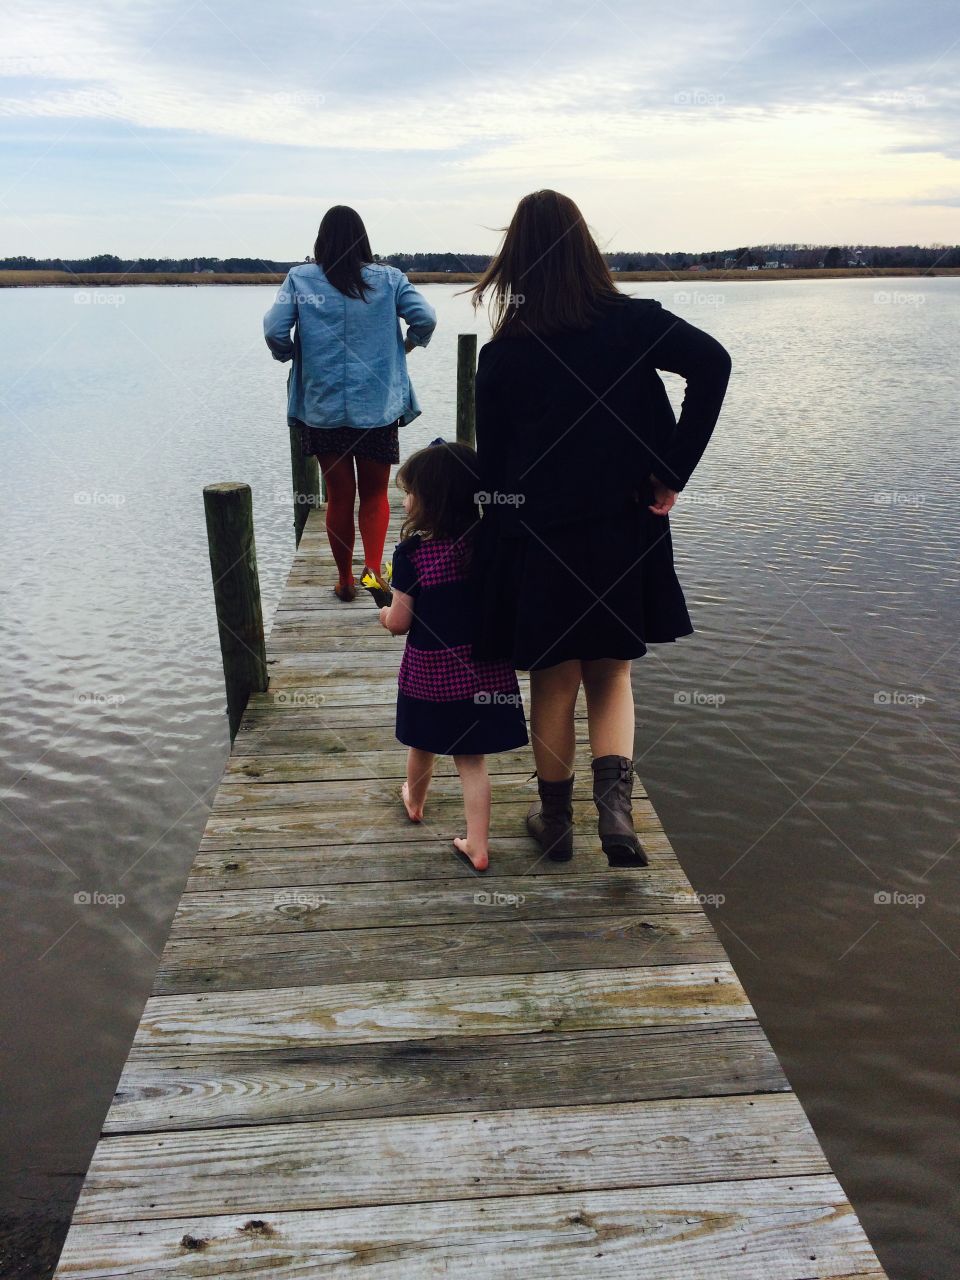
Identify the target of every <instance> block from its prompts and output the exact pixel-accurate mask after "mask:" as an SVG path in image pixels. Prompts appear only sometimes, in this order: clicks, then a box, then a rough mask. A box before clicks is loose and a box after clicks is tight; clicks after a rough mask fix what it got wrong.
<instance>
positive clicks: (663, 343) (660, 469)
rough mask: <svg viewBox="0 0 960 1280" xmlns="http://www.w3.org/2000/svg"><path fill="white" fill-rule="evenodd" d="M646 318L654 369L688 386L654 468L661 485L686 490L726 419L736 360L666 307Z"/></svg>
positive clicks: (646, 338) (651, 309)
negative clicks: (723, 410)
mask: <svg viewBox="0 0 960 1280" xmlns="http://www.w3.org/2000/svg"><path fill="white" fill-rule="evenodd" d="M644 301H646V299H645V300H644ZM641 314H642V316H643V319H644V321H645V324H644V332H643V340H644V342H645V344H647V350H648V351H649V353H650V358H651V359H652V361H653V364H654V365H655V367H656V368H658V369H666V370H667V372H668V373H677V374H679V375H680V376H681V377H682V378H684V379H686V383H687V387H686V392H685V394H684V397H683V404H682V406H681V409H680V416H679V418H678V419H677V424H676V431H675V432H674V433H673V438H672V440H671V441H670V442H669V443H668V444H667V446H666V448H665V450H664V453H663V456H661V457H658V458H657V459H656V462H655V465H654V474H655V475H656V476H657V478H658V479H659V480H661V481H662V482H663V483H664V484H666V485H667V486H668V487H669V488H671V489H675V490H680V489H683V487H684V486H685V485H686V483H687V481H688V480H689V479H690V477H691V476H692V475H693V472H694V469H695V468H696V466H697V463H698V462H699V461H700V459H701V457H702V456H703V452H704V450H705V449H706V447H707V444H708V442H709V440H710V437H711V435H712V434H713V429H714V427H715V426H716V425H717V419H718V418H719V417H720V407H721V405H722V404H723V398H724V396H725V394H726V391H727V382H728V381H729V378H730V369H731V360H730V354H729V352H728V351H727V350H726V348H725V347H723V346H721V344H720V343H719V342H718V341H717V340H716V338H714V337H712V336H711V335H710V334H709V333H706V332H705V331H704V330H703V329H698V328H697V327H696V326H695V325H692V324H690V323H688V322H687V321H686V320H684V319H683V318H682V317H681V316H677V315H674V314H673V313H672V312H670V311H667V310H665V309H664V308H663V307H661V306H656V307H648V308H647V309H646V310H645V311H644V312H642V313H641Z"/></svg>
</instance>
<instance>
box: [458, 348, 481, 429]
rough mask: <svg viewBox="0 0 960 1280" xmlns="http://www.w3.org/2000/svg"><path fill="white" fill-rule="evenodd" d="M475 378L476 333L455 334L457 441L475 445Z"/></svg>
mask: <svg viewBox="0 0 960 1280" xmlns="http://www.w3.org/2000/svg"><path fill="white" fill-rule="evenodd" d="M476 380H477V335H476V334H475V333H461V334H459V335H458V336H457V441H458V443H459V444H468V445H469V446H470V448H471V449H475V448H476V447H477V413H476V397H475V394H474V388H475V386H476Z"/></svg>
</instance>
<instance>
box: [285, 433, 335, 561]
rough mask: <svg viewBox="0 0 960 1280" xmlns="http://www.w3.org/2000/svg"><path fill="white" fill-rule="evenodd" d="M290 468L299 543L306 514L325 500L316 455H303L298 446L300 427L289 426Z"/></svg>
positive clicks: (294, 527) (295, 525) (296, 533)
mask: <svg viewBox="0 0 960 1280" xmlns="http://www.w3.org/2000/svg"><path fill="white" fill-rule="evenodd" d="M290 469H291V471H292V473H293V532H294V536H295V537H296V543H297V546H298V547H299V545H300V535H301V534H302V533H303V528H304V525H305V524H306V523H307V516H308V515H309V514H310V512H311V511H313V510H315V509H316V508H317V507H319V506H320V504H321V503H322V502H326V500H327V486H326V483H325V482H324V479H323V477H322V476H321V474H320V464H319V463H318V462H317V459H316V455H314V454H311V456H310V457H304V454H303V450H302V449H301V448H300V428H299V427H298V426H293V425H291V427H290Z"/></svg>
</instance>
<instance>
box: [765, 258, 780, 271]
mask: <svg viewBox="0 0 960 1280" xmlns="http://www.w3.org/2000/svg"><path fill="white" fill-rule="evenodd" d="M779 266H780V260H779V258H768V259H767V260H766V262H765V263H764V264H763V269H764V271H773V270H775V269H776V268H777V267H779Z"/></svg>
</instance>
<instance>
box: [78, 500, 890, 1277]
mask: <svg viewBox="0 0 960 1280" xmlns="http://www.w3.org/2000/svg"><path fill="white" fill-rule="evenodd" d="M397 529H398V519H397V515H396V512H395V513H394V517H393V520H392V523H391V535H390V536H391V538H392V539H395V538H396V536H397ZM331 581H332V563H331V558H330V555H329V550H328V547H327V543H326V538H325V535H324V533H323V527H322V514H321V513H314V514H312V515H311V516H310V519H309V521H308V524H307V527H306V530H305V532H304V535H303V539H302V541H301V544H300V547H299V548H298V550H297V553H296V558H295V561H294V565H293V568H292V570H291V574H290V578H289V582H288V584H287V587H286V590H285V591H284V594H283V598H282V600H281V603H280V606H279V608H278V610H277V612H276V615H275V619H274V623H273V630H272V632H271V636H270V639H269V641H268V644H267V658H268V670H269V674H270V686H269V688H268V689H267V690H266V691H265V692H263V693H257V694H254V695H253V696H252V697H251V699H250V701H249V704H248V706H247V710H246V712H245V714H244V717H243V721H242V723H241V725H240V727H239V731H238V733H237V736H236V741H235V743H234V749H233V753H232V754H231V757H230V759H229V760H228V762H227V766H226V768H225V770H224V776H223V780H222V782H221V785H220V787H219V789H218V792H217V796H216V799H215V801H214V804H213V806H212V809H211V812H210V815H209V819H208V822H207V824H206V829H205V831H204V834H203V838H202V841H201V845H200V849H199V852H198V854H197V858H196V860H195V862H194V865H193V867H192V869H191V872H190V876H189V879H188V881H187V885H186V889H185V892H184V894H183V897H182V899H181V902H180V905H179V907H178V910H177V913H176V916H175V918H174V921H173V925H172V928H171V931H170V936H169V939H168V941H167V945H166V947H165V948H164V951H163V955H162V957H161V960H160V963H159V966H158V969H157V973H156V978H155V983H154V990H153V994H152V995H151V997H150V999H149V1000H148V1001H147V1004H146V1007H145V1009H144V1013H143V1017H142V1019H141V1022H140V1025H139V1027H138V1029H137V1033H136V1036H135V1038H134V1041H133V1045H132V1047H131V1050H130V1054H129V1056H128V1059H127V1062H126V1065H125V1067H124V1070H123V1074H122V1076H121V1079H120V1081H119V1084H118V1086H117V1090H116V1094H115V1097H114V1100H113V1103H112V1105H111V1107H110V1110H109V1112H108V1114H107V1117H106V1119H105V1122H104V1129H103V1134H102V1136H101V1139H100V1142H99V1144H98V1146H97V1149H96V1151H95V1153H94V1157H93V1160H92V1161H91V1165H90V1169H89V1172H88V1174H87V1177H86V1180H85V1182H84V1187H83V1190H82V1193H81V1196H80V1199H79V1201H78V1204H77V1208H76V1211H75V1214H74V1218H73V1223H72V1225H71V1228H70V1232H69V1234H68V1237H67V1241H66V1244H65V1247H64V1251H63V1255H62V1257H61V1261H60V1265H59V1267H58V1270H57V1276H58V1277H64V1278H65V1277H88V1278H93V1277H106V1276H115V1277H120V1276H130V1277H133V1276H137V1277H143V1276H151V1277H152V1276H158V1277H183V1278H186V1277H211V1276H224V1277H226V1276H232V1275H244V1276H252V1275H260V1276H264V1277H278V1280H306V1277H314V1276H317V1275H339V1274H346V1273H348V1272H354V1271H356V1270H357V1269H358V1268H362V1269H363V1273H364V1275H368V1276H371V1277H379V1276H383V1277H386V1276H389V1277H391V1280H395V1278H396V1277H400V1278H401V1280H402V1278H404V1277H411V1278H412V1277H425V1276H426V1277H429V1276H450V1275H462V1274H466V1273H468V1272H469V1273H470V1274H472V1275H476V1276H478V1277H507V1276H517V1275H524V1276H525V1277H544V1280H546V1278H547V1277H549V1280H555V1277H556V1276H557V1275H561V1274H568V1275H573V1276H577V1277H580V1276H584V1277H613V1276H616V1277H628V1276H629V1277H641V1280H643V1278H649V1280H654V1278H655V1280H664V1278H665V1277H671V1278H673V1277H677V1278H678V1280H686V1278H690V1280H813V1278H814V1277H817V1278H818V1280H827V1278H828V1277H833V1278H834V1280H842V1278H846V1280H853V1277H855V1276H856V1277H859V1278H860V1280H882V1277H883V1275H884V1273H883V1270H882V1269H881V1267H880V1265H879V1263H878V1261H877V1259H876V1256H875V1255H874V1252H873V1250H872V1248H871V1247H870V1244H869V1242H868V1240H867V1238H866V1236H865V1234H864V1232H863V1230H862V1228H861V1226H860V1224H859V1222H858V1220H857V1217H856V1214H855V1213H854V1211H853V1209H852V1208H851V1206H850V1204H849V1202H848V1200H847V1198H846V1196H845V1195H844V1192H843V1190H842V1188H841V1187H840V1185H839V1183H838V1182H837V1180H836V1178H835V1177H834V1176H833V1174H832V1173H831V1171H830V1167H829V1164H828V1162H827V1160H826V1157H825V1156H824V1153H823V1151H822V1149H821V1147H820V1144H819V1142H818V1140H817V1138H816V1136H815V1134H814V1132H813V1130H812V1128H811V1127H810V1124H809V1122H808V1121H807V1119H806V1116H805V1115H804V1113H803V1110H802V1108H801V1107H800V1104H799V1102H798V1100H797V1098H796V1096H795V1094H794V1093H793V1091H792V1090H791V1088H790V1085H789V1082H788V1081H787V1079H786V1078H785V1076H784V1074H783V1071H782V1068H781V1066H780V1064H779V1062H778V1061H777V1058H776V1056H775V1054H774V1052H773V1050H772V1049H771V1047H770V1044H769V1041H768V1040H767V1037H766V1035H765V1034H764V1032H763V1030H762V1028H761V1026H760V1024H759V1023H758V1021H757V1018H756V1015H755V1013H754V1011H753V1009H752V1008H751V1005H750V1002H749V1000H748V999H747V996H746V993H745V992H744V990H743V987H742V985H741V984H740V982H739V980H738V979H737V977H736V974H735V972H734V970H733V968H732V967H731V965H730V963H729V960H728V959H727V956H726V953H725V951H724V949H723V946H722V944H721V942H720V940H719V938H718V937H717V935H716V932H715V931H714V929H713V927H712V926H711V924H710V922H709V920H708V919H707V916H706V915H705V914H704V912H703V908H702V905H701V902H700V900H699V898H698V896H697V895H696V894H695V892H694V890H693V887H692V886H691V884H690V882H689V880H688V879H687V877H686V875H685V874H684V872H683V870H682V868H681V867H680V865H679V863H678V862H677V860H676V857H675V855H674V853H673V850H672V848H671V846H670V842H669V840H668V839H667V837H666V835H665V833H664V832H663V829H662V827H661V826H660V823H659V821H658V819H657V815H656V813H655V811H654V808H653V806H652V804H651V803H650V800H649V798H648V797H647V796H646V794H645V792H644V791H643V789H642V787H640V786H638V787H637V790H636V806H635V809H636V821H637V827H638V830H639V831H640V832H641V834H642V836H643V839H644V842H645V844H646V846H647V848H648V850H649V852H650V855H651V865H650V866H649V867H648V868H645V869H643V870H642V871H638V872H612V871H610V870H609V869H608V868H607V866H606V862H605V859H604V858H603V856H602V854H601V852H600V850H599V848H598V846H597V841H596V831H595V810H594V809H593V805H592V800H591V797H590V789H589V786H590V767H589V761H590V749H589V743H588V741H587V734H586V723H585V719H584V715H583V709H582V707H581V708H580V710H579V712H578V721H577V742H578V747H577V774H578V778H577V786H576V790H575V801H574V810H575V827H576V830H575V840H574V849H575V855H574V858H573V860H572V862H570V863H567V864H557V863H552V862H549V861H548V860H546V859H543V858H542V857H541V856H540V854H539V850H538V849H537V848H536V846H535V845H534V844H533V842H532V841H531V840H529V839H528V837H527V836H526V835H525V834H524V829H523V816H524V814H525V812H526V808H527V805H528V803H529V800H530V797H531V796H532V795H533V794H534V783H533V782H532V780H531V778H530V774H531V773H532V771H533V761H532V754H531V752H530V749H529V747H528V748H524V749H523V750H520V751H516V752H510V753H507V754H504V755H502V756H498V757H495V758H493V759H491V760H490V762H489V763H490V772H491V775H492V779H493V801H494V803H493V815H492V824H491V848H492V853H491V869H490V872H489V874H488V875H486V876H483V877H479V876H475V875H472V874H471V873H470V871H469V870H468V869H467V868H466V867H464V866H463V865H462V864H460V863H459V862H457V861H456V860H455V859H454V858H453V856H452V854H451V851H450V850H451V845H450V841H451V837H452V835H454V834H456V833H458V832H459V831H460V829H461V825H462V810H461V801H460V796H459V786H458V782H457V779H456V774H455V770H454V769H453V766H452V762H451V761H449V760H443V761H440V762H438V767H437V770H436V777H435V785H434V790H433V792H432V794H431V797H430V800H429V802H428V808H427V813H426V820H425V821H424V823H423V824H422V825H420V826H416V825H413V824H410V823H408V822H407V821H406V818H405V814H404V812H403V809H402V805H401V802H400V800H399V795H398V788H399V784H400V780H401V779H402V777H403V773H404V750H403V749H402V748H398V746H397V743H396V741H395V738H394V733H393V728H394V697H395V679H396V668H397V664H398V662H399V657H400V652H401V648H402V642H401V641H399V640H397V639H394V638H393V637H390V636H388V635H386V634H385V633H384V632H382V631H381V630H379V629H378V628H377V627H376V624H375V619H374V615H373V607H372V604H371V602H370V601H369V599H368V598H367V597H366V596H365V595H361V597H360V598H359V599H358V600H357V601H356V603H355V604H353V605H351V606H343V605H341V604H339V603H338V602H337V601H335V600H334V599H333V597H332V595H331V594H330V584H331ZM521 687H522V688H523V689H524V690H525V689H526V681H525V679H522V680H521Z"/></svg>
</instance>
